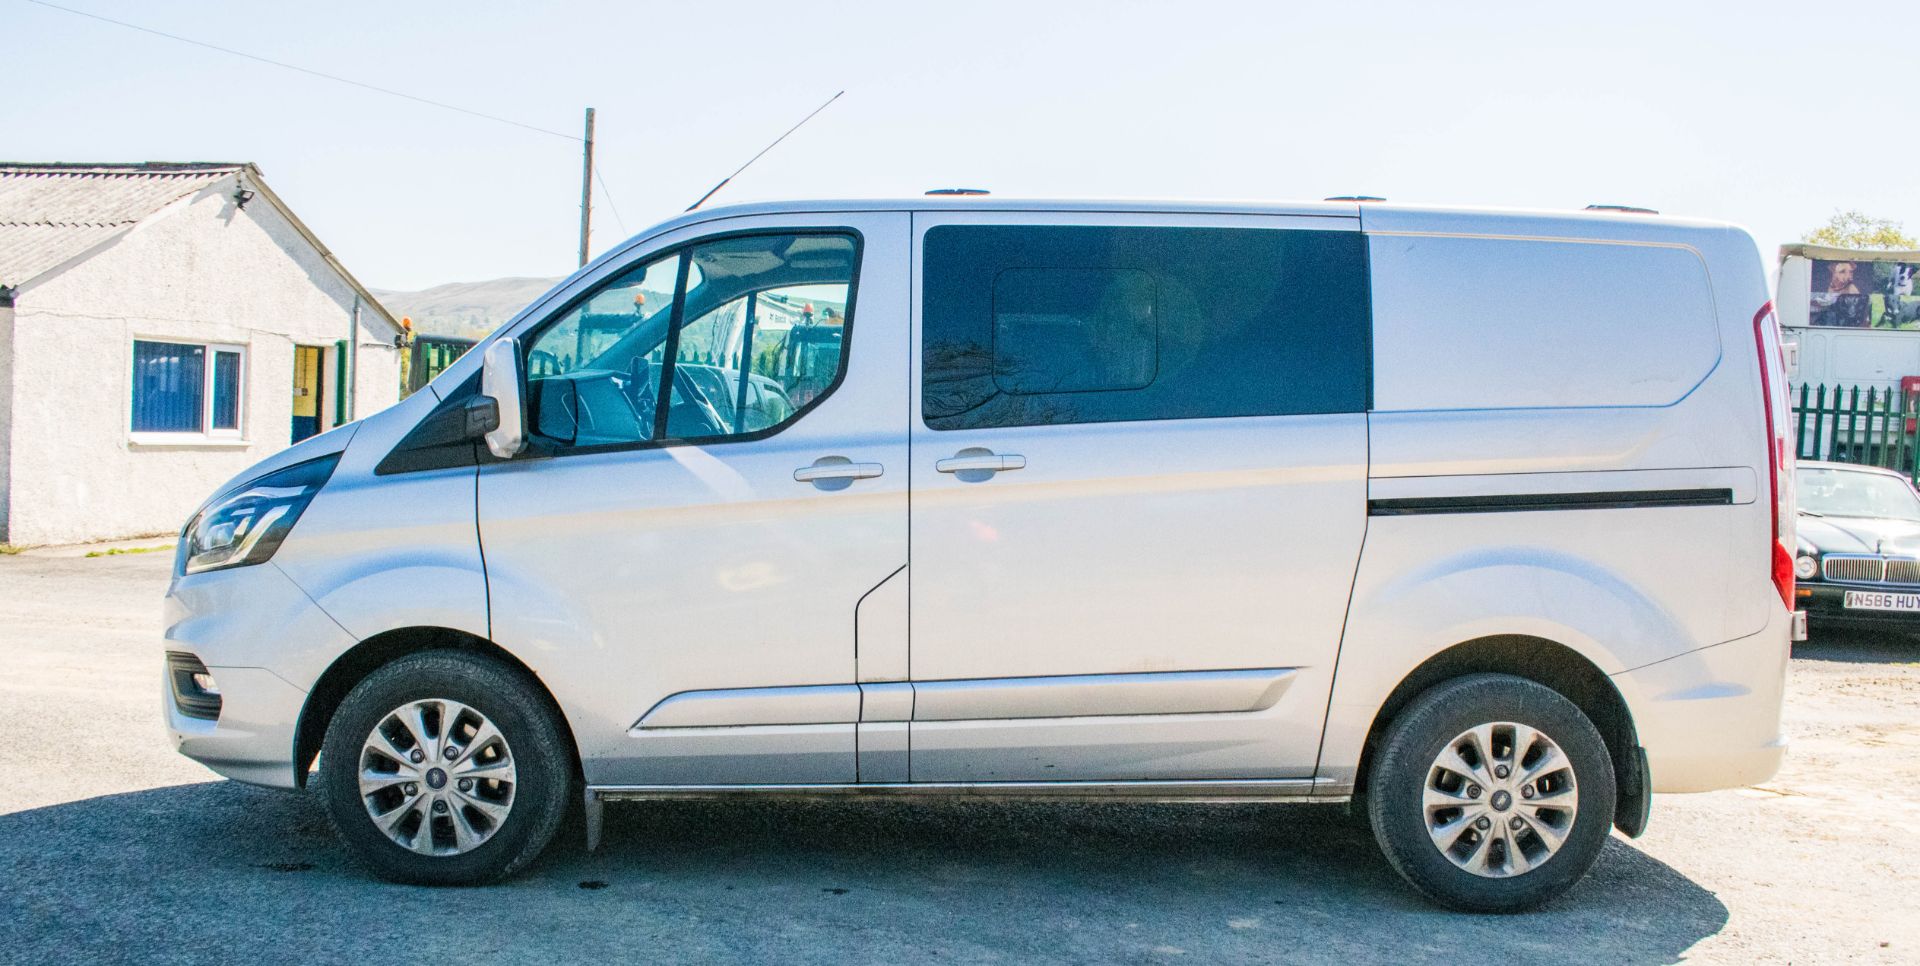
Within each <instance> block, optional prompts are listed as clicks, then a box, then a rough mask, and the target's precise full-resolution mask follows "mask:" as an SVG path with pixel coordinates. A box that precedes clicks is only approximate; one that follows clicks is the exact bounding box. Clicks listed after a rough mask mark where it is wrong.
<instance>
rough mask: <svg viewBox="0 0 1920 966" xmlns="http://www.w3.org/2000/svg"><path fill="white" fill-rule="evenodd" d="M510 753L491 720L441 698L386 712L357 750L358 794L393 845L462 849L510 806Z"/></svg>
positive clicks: (421, 850)
mask: <svg viewBox="0 0 1920 966" xmlns="http://www.w3.org/2000/svg"><path fill="white" fill-rule="evenodd" d="M515 775H516V773H515V768H514V761H513V750H512V749H511V748H510V747H509V746H508V744H507V739H506V736H505V735H502V734H501V733H500V730H499V729H498V728H496V727H495V726H494V724H493V722H491V721H489V720H487V717H486V715H483V714H481V713H480V712H479V711H476V710H475V709H473V708H472V707H470V706H468V705H465V704H461V703H460V702H458V701H451V700H447V699H445V698H426V699H422V700H419V701H410V702H408V703H406V704H404V705H401V706H400V707H398V708H395V709H393V710H392V711H389V712H388V713H387V714H386V715H384V716H383V717H382V718H381V719H380V723H379V724H377V725H375V726H374V728H373V732H372V733H371V734H369V735H368V736H367V740H366V742H365V744H364V745H363V746H362V748H361V751H360V768H359V782H360V798H361V801H362V802H363V803H364V804H365V805H366V808H367V815H368V817H370V818H371V819H373V823H374V825H375V827H377V828H379V829H380V831H381V832H382V833H384V834H385V835H386V836H387V838H388V839H391V840H392V841H393V842H394V844H396V845H399V846H400V847H402V848H404V849H407V850H409V851H411V852H416V853H418V854H421V855H435V856H445V855H460V854H462V853H465V852H470V851H472V850H474V849H476V848H478V847H480V845H481V844H483V843H485V842H486V841H487V840H488V839H490V838H492V837H493V835H494V833H496V832H498V831H499V830H500V826H501V825H502V824H504V823H505V822H506V820H507V816H508V815H509V814H510V813H511V812H512V810H513V795H514V787H515Z"/></svg>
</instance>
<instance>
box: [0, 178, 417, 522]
mask: <svg viewBox="0 0 1920 966" xmlns="http://www.w3.org/2000/svg"><path fill="white" fill-rule="evenodd" d="M399 336H400V328H399V326H398V324H396V323H395V321H394V319H393V317H392V316H390V315H389V314H388V313H387V311H386V310H385V309H383V308H382V307H381V306H380V304H379V303H378V302H377V301H375V300H374V298H373V297H372V296H371V295H369V294H367V291H366V289H365V288H364V287H362V286H361V285H360V283H359V282H357V281H355V280H354V278H353V276H352V275H350V274H348V273H347V270H346V269H345V268H343V267H341V265H340V263H339V262H338V261H336V260H335V259H334V257H333V255H332V254H331V253H330V252H328V251H327V248H326V246H325V245H322V244H321V243H320V240H319V239H317V238H315V237H314V236H313V233H312V232H311V231H308V230H307V227H306V226H305V225H303V224H301V223H300V220H299V219H298V218H296V217H294V215H293V213H292V212H291V211H289V210H288V209H287V207H286V205H285V204H284V203H283V202H281V200H280V199H279V198H278V197H276V196H275V195H274V193H273V192H272V191H271V190H270V189H269V188H268V187H267V185H266V183H265V182H264V181H263V180H261V177H260V171H259V169H257V168H255V167H254V166H253V165H251V164H166V163H151V164H0V542H6V543H12V544H16V545H29V544H47V543H69V542H78V541H85V540H99V539H111V538H117V537H131V536H144V535H149V534H160V533H170V532H174V531H177V530H178V529H179V528H180V525H181V524H182V523H183V522H184V521H185V519H186V516H187V514H189V513H191V512H192V511H193V508H194V507H195V506H196V505H198V503H199V502H200V501H201V500H203V499H205V498H206V497H207V496H209V495H211V494H210V492H209V491H210V490H211V489H212V488H213V487H214V486H217V485H219V484H220V483H221V482H222V481H224V480H225V479H227V478H228V477H229V476H232V475H233V474H235V473H238V472H239V471H240V470H242V469H244V468H246V466H247V465H248V464H250V463H253V462H254V461H256V460H258V459H260V458H261V457H264V456H266V455H268V454H269V453H272V452H274V451H276V450H279V449H281V448H284V447H286V446H287V445H289V444H290V443H291V442H294V441H296V440H298V439H302V438H304V437H306V436H309V435H312V434H313V433H316V432H319V431H322V430H324V429H327V428H330V427H332V426H335V425H338V424H340V423H344V422H348V421H350V420H352V419H354V418H355V417H356V416H364V415H366V414H368V413H371V412H373V411H375V410H378V409H381V408H383V407H385V406H388V405H391V404H392V403H393V402H394V401H395V400H396V399H397V398H398V395H399V350H398V349H397V348H396V345H395V343H396V341H397V340H398V338H399ZM343 390H344V391H343Z"/></svg>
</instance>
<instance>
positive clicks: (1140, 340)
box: [993, 268, 1160, 396]
mask: <svg viewBox="0 0 1920 966" xmlns="http://www.w3.org/2000/svg"><path fill="white" fill-rule="evenodd" d="M1155 301H1156V299H1155V298H1154V292H1153V276H1152V275H1149V274H1148V273H1146V272H1143V271H1140V270H1139V269H1132V268H1010V269H1007V270H1006V271H1004V272H1001V273H1000V274H999V275H998V276H996V277H995V279H994V283H993V380H994V382H995V383H996V384H997V385H998V386H999V387H1000V389H1001V390H1002V391H1004V392H1010V393H1017V394H1020V395H1028V396H1031V395H1038V394H1040V393H1049V392H1094V391H1113V390H1120V389H1145V388H1146V387H1147V386H1149V385H1151V384H1152V383H1153V370H1154V355H1155V351H1156V348H1157V346H1158V344H1159V338H1160V333H1159V326H1158V324H1157V320H1156V319H1155V318H1154V311H1153V310H1154V303H1155Z"/></svg>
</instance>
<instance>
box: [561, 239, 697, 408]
mask: <svg viewBox="0 0 1920 966" xmlns="http://www.w3.org/2000/svg"><path fill="white" fill-rule="evenodd" d="M679 274H680V255H679V254H678V253H676V254H673V255H668V256H666V257H664V258H658V259H655V260H653V261H651V262H647V263H645V264H642V265H638V266H635V267H634V268H632V269H629V270H627V271H626V272H623V273H621V274H620V275H619V276H618V277H616V278H614V279H612V280H611V281H609V282H608V283H607V284H606V285H604V286H602V287H601V288H600V289H599V290H598V291H595V292H594V293H593V294H592V295H589V296H587V297H586V298H585V299H582V300H581V301H579V302H577V303H575V304H574V306H573V307H572V308H570V309H568V310H567V311H566V312H564V313H562V314H561V315H560V317H559V318H557V319H555V320H554V321H553V322H551V323H549V324H548V325H547V327H546V328H544V329H542V330H541V331H540V332H539V334H537V335H535V336H534V337H533V339H532V340H531V342H530V343H529V344H528V347H527V409H528V417H529V425H530V426H531V427H532V429H533V431H534V433H535V434H537V435H538V436H540V437H542V438H544V439H546V440H547V441H549V442H552V443H559V444H564V445H570V446H596V445H607V444H619V443H639V442H646V441H649V440H652V439H653V438H654V435H655V434H654V427H655V421H656V420H655V409H656V402H657V400H658V399H659V398H660V377H661V373H660V369H659V366H658V365H657V364H656V362H655V357H656V356H657V355H658V353H657V352H656V351H655V350H656V349H657V348H658V347H659V346H660V345H661V344H662V343H663V342H664V341H665V339H666V336H667V331H668V328H669V322H670V321H671V319H672V315H673V301H674V292H675V289H676V281H677V279H678V277H679Z"/></svg>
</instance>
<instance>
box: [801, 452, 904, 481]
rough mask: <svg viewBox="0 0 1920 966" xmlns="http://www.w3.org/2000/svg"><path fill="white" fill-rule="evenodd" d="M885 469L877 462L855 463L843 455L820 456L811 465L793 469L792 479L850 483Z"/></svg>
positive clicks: (877, 474)
mask: <svg viewBox="0 0 1920 966" xmlns="http://www.w3.org/2000/svg"><path fill="white" fill-rule="evenodd" d="M885 471H886V470H885V468H884V467H882V466H881V465H880V464H878V463H855V462H853V461H851V460H849V459H847V458H846V457H844V456H822V457H820V458H819V459H817V460H814V461H813V465H812V466H802V467H800V468H799V469H797V470H794V471H793V479H794V482H796V483H832V482H834V481H841V482H843V483H851V482H853V481H854V480H870V479H873V478H874V477H876V476H879V475H880V474H882V473H884V472H885Z"/></svg>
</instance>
